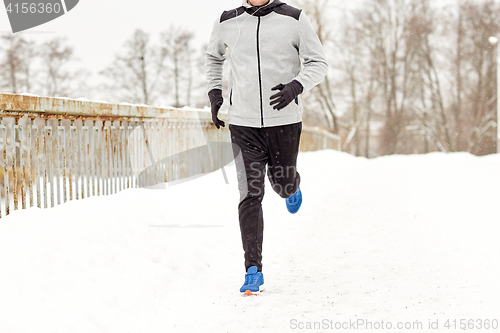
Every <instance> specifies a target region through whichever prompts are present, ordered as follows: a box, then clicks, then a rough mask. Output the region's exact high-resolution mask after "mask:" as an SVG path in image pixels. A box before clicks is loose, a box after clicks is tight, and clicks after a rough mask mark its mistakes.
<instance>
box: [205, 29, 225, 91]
mask: <svg viewBox="0 0 500 333" xmlns="http://www.w3.org/2000/svg"><path fill="white" fill-rule="evenodd" d="M226 47H227V46H226V44H224V42H223V41H222V40H221V38H220V20H219V19H217V20H216V21H215V23H214V27H213V30H212V35H211V36H210V41H209V42H208V46H207V51H206V52H205V74H206V78H207V81H208V82H207V83H208V84H207V92H209V91H211V90H212V89H221V90H222V68H223V65H224V61H225V60H226V57H225V54H226Z"/></svg>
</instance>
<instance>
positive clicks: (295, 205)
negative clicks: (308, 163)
mask: <svg viewBox="0 0 500 333" xmlns="http://www.w3.org/2000/svg"><path fill="white" fill-rule="evenodd" d="M301 204H302V192H301V191H300V188H299V189H297V192H295V193H294V194H293V195H292V196H291V197H290V198H288V199H286V209H288V211H289V212H290V213H292V214H295V213H297V212H298V211H299V208H300V205H301Z"/></svg>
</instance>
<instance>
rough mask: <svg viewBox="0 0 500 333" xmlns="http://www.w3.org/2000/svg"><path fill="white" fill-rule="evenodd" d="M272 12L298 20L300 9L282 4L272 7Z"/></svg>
mask: <svg viewBox="0 0 500 333" xmlns="http://www.w3.org/2000/svg"><path fill="white" fill-rule="evenodd" d="M274 12H275V13H276V14H280V15H285V16H290V17H293V18H294V19H296V20H297V21H298V20H299V17H300V13H301V12H302V10H301V9H298V8H295V7H292V6H290V5H287V4H283V5H281V6H278V7H276V8H275V9H274Z"/></svg>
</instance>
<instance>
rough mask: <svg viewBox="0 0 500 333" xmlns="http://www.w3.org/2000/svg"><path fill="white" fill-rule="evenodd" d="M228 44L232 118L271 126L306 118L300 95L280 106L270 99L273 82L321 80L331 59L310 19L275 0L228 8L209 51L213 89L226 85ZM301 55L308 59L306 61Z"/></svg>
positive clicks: (313, 82)
mask: <svg viewBox="0 0 500 333" xmlns="http://www.w3.org/2000/svg"><path fill="white" fill-rule="evenodd" d="M226 49H229V58H230V60H229V61H230V67H231V72H230V75H229V123H230V124H234V125H240V126H249V127H270V126H278V125H287V124H293V123H297V122H300V121H302V103H301V101H300V98H297V99H295V102H292V103H290V104H289V105H288V106H286V107H285V108H283V109H281V110H280V111H277V110H274V109H273V108H272V107H271V106H270V105H269V103H270V97H271V95H273V94H275V93H276V92H277V91H271V88H272V87H274V86H276V85H278V84H280V83H283V84H286V83H289V82H290V81H292V80H297V81H298V82H300V83H301V84H302V86H303V87H304V91H308V90H310V89H312V88H313V87H314V86H315V85H317V84H318V83H320V82H321V80H322V79H323V78H324V76H325V75H326V73H327V70H328V65H327V62H326V57H325V54H324V51H323V47H322V45H321V42H320V41H319V38H318V36H317V35H316V33H315V32H314V29H313V27H312V25H311V22H310V21H309V19H308V18H307V16H306V15H305V13H304V12H303V11H301V10H299V9H296V8H294V7H292V6H289V5H287V4H285V3H282V2H281V1H279V0H270V1H269V3H267V4H266V5H264V6H261V7H252V6H251V5H249V4H247V2H246V0H243V5H242V6H241V7H238V8H235V9H232V10H229V11H225V12H224V13H222V15H221V16H220V18H218V19H217V21H216V22H215V24H214V28H213V31H212V35H211V38H210V42H209V44H208V47H207V51H206V55H205V66H206V75H207V80H208V91H209V92H210V91H211V90H212V89H221V90H222V67H223V63H224V60H225V59H226V57H225V55H226ZM301 58H302V60H303V63H302V64H301Z"/></svg>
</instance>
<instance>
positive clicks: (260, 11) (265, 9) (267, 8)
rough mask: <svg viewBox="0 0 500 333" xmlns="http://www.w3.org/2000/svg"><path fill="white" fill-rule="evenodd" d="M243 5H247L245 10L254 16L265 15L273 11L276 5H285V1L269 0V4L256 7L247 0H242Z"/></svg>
mask: <svg viewBox="0 0 500 333" xmlns="http://www.w3.org/2000/svg"><path fill="white" fill-rule="evenodd" d="M242 3H243V7H245V11H246V12H247V13H248V14H250V15H253V16H265V15H267V14H269V13H270V12H272V11H273V10H274V9H275V8H276V7H278V6H281V5H283V2H281V1H279V0H269V2H268V3H267V4H265V5H264V6H260V7H254V6H252V5H250V4H249V3H248V2H247V0H242Z"/></svg>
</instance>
